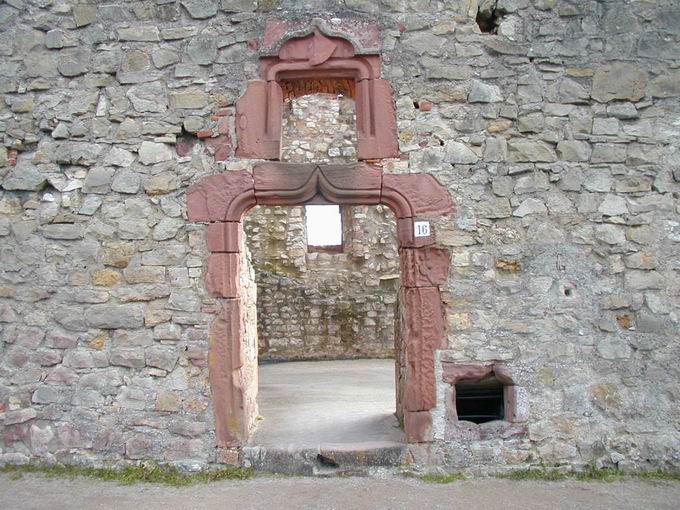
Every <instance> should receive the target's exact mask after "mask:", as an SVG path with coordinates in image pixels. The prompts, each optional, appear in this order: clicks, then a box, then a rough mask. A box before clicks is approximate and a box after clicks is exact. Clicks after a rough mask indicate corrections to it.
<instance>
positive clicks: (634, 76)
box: [591, 63, 647, 103]
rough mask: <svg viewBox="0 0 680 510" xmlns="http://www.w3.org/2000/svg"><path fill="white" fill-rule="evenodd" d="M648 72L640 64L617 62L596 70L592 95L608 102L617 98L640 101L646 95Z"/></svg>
mask: <svg viewBox="0 0 680 510" xmlns="http://www.w3.org/2000/svg"><path fill="white" fill-rule="evenodd" d="M646 85H647V73H645V72H644V71H643V70H642V69H641V68H640V67H639V66H637V65H634V64H626V63H615V64H611V65H607V66H603V67H601V68H599V69H597V70H596V71H595V76H594V77H593V89H592V92H591V96H592V98H593V99H595V100H596V101H600V102H602V103H606V102H609V101H613V100H615V99H625V100H628V101H638V100H639V99H641V98H642V97H644V95H645V86H646Z"/></svg>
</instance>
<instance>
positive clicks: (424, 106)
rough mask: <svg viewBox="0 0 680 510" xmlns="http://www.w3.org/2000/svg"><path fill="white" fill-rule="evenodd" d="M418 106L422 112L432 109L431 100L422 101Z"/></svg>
mask: <svg viewBox="0 0 680 510" xmlns="http://www.w3.org/2000/svg"><path fill="white" fill-rule="evenodd" d="M418 107H419V108H420V111H421V112H429V111H430V110H432V103H430V102H429V101H421V102H420V103H419V104H418Z"/></svg>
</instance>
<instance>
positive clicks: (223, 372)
mask: <svg viewBox="0 0 680 510" xmlns="http://www.w3.org/2000/svg"><path fill="white" fill-rule="evenodd" d="M241 314H242V311H241V300H240V299H229V300H227V301H224V302H223V303H221V306H220V307H219V310H218V313H217V317H215V320H214V321H213V322H212V324H211V325H210V340H209V348H208V373H209V378H210V390H211V394H212V401H213V412H214V414H215V435H216V438H217V443H218V445H219V446H225V447H231V446H239V445H240V444H242V443H243V442H245V441H247V439H248V430H247V421H248V420H247V419H246V416H245V413H244V410H243V402H244V398H243V388H242V386H241V384H240V380H239V376H238V368H239V366H240V365H239V359H240V355H239V352H240V351H241V343H242V342H243V329H242V327H241V326H242V322H241Z"/></svg>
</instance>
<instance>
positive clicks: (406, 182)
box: [383, 169, 455, 218]
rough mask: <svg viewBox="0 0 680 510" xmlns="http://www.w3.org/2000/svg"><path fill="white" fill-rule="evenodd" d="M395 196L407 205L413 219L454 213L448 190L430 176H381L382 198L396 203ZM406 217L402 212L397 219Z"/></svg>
mask: <svg viewBox="0 0 680 510" xmlns="http://www.w3.org/2000/svg"><path fill="white" fill-rule="evenodd" d="M416 170H417V169H416ZM395 195H400V196H401V197H403V200H405V201H406V202H407V203H408V204H409V206H410V208H411V211H412V216H413V217H416V216H421V217H432V216H448V215H451V214H453V213H454V211H455V208H454V205H453V200H451V195H450V194H449V192H448V190H447V189H446V188H445V187H444V186H442V185H441V184H440V183H439V181H438V180H437V179H436V178H435V177H434V176H433V175H430V174H385V175H383V197H387V198H388V200H393V201H395V202H398V200H397V197H396V196H395ZM407 216H408V214H406V213H405V211H404V212H402V213H400V215H398V216H397V217H398V218H404V217H407Z"/></svg>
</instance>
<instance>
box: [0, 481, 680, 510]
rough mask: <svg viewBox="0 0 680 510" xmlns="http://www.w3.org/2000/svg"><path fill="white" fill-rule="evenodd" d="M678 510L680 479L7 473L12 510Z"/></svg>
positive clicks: (3, 496) (5, 499)
mask: <svg viewBox="0 0 680 510" xmlns="http://www.w3.org/2000/svg"><path fill="white" fill-rule="evenodd" d="M495 507H501V508H503V509H504V510H508V509H515V508H516V509H523V510H531V509H537V508H540V509H551V510H552V509H556V510H561V509H578V510H585V509H607V510H609V509H617V510H624V509H631V510H632V509H635V510H638V509H672V510H677V509H678V508H680V482H675V481H673V482H666V481H659V482H650V481H641V480H630V481H623V482H612V483H605V482H578V481H573V480H569V481H557V482H540V481H513V480H499V479H493V478H490V479H478V480H466V481H459V482H453V483H451V484H446V485H437V484H429V483H425V482H422V481H420V480H415V479H403V478H386V479H375V478H344V479H339V478H332V479H317V478H264V477H263V478H259V477H258V478H255V479H252V480H247V481H221V482H215V483H212V484H205V485H195V486H191V487H186V488H171V487H165V486H157V485H149V484H139V485H133V486H122V485H119V484H117V483H114V482H102V481H94V480H90V479H74V480H70V479H46V478H44V477H42V476H40V475H23V477H22V478H21V479H19V480H12V479H11V477H10V476H9V475H7V474H2V475H0V508H1V509H2V510H5V509H21V510H31V509H51V510H53V509H54V510H56V509H62V508H64V509H78V510H90V509H116V510H121V509H127V508H135V509H140V510H141V509H143V510H151V509H156V508H158V509H162V510H173V509H182V510H189V509H194V508H196V509H198V508H200V509H212V508H215V509H217V508H219V509H222V510H223V509H231V508H234V509H239V510H248V509H260V508H261V509H279V508H305V509H315V508H318V509H342V510H350V509H368V508H371V509H373V508H376V509H378V508H379V509H383V508H384V509H387V508H389V509H402V508H403V509H411V508H415V509H427V510H429V509H437V508H446V509H457V508H465V509H489V508H495Z"/></svg>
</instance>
